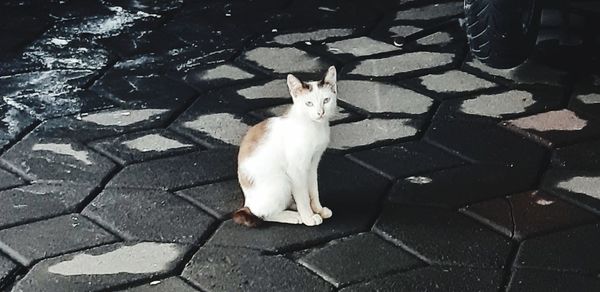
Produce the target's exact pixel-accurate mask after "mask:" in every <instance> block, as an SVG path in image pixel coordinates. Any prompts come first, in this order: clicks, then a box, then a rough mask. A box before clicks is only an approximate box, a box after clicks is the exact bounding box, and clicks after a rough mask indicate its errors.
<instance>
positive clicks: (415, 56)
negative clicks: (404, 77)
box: [348, 52, 454, 77]
mask: <svg viewBox="0 0 600 292" xmlns="http://www.w3.org/2000/svg"><path fill="white" fill-rule="evenodd" d="M453 61H454V55H453V54H449V53H435V52H410V53H404V54H402V55H397V56H392V57H387V58H381V59H368V60H364V61H360V62H359V63H358V64H356V66H354V68H353V69H352V70H351V71H350V72H348V74H350V75H360V76H370V77H388V76H395V75H398V74H403V73H410V74H416V73H417V72H421V71H423V70H426V69H431V68H436V67H443V66H446V65H449V64H451V63H452V62H453Z"/></svg>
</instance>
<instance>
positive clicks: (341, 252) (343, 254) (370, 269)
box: [300, 233, 420, 287]
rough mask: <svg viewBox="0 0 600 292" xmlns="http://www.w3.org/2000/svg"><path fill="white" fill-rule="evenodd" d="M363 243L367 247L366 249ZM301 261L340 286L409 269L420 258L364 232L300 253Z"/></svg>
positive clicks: (415, 264)
mask: <svg viewBox="0 0 600 292" xmlns="http://www.w3.org/2000/svg"><path fill="white" fill-rule="evenodd" d="M365 246H368V247H369V248H367V249H365ZM348 259H352V261H351V262H349V261H348ZM300 263H301V264H302V265H304V266H306V267H307V268H309V269H311V270H313V271H314V272H315V273H317V274H318V275H320V276H321V277H323V278H324V279H327V281H329V282H330V283H332V284H333V285H334V286H336V287H340V286H343V285H347V284H349V283H353V282H358V281H361V280H365V279H370V278H373V277H376V276H378V275H382V274H385V273H389V272H393V271H399V270H406V269H410V268H412V267H414V266H417V265H419V264H420V261H419V260H418V259H417V258H416V257H415V256H413V255H411V254H410V253H408V252H406V251H404V250H403V249H401V248H399V247H397V246H394V245H393V244H391V243H389V242H386V241H385V240H383V239H381V238H380V237H379V236H377V235H375V234H373V233H363V234H360V235H356V236H352V237H348V238H344V239H341V240H338V241H336V242H331V243H329V244H328V245H327V246H326V247H324V248H322V249H317V250H315V251H312V252H311V253H309V254H308V255H306V256H304V257H302V258H301V259H300Z"/></svg>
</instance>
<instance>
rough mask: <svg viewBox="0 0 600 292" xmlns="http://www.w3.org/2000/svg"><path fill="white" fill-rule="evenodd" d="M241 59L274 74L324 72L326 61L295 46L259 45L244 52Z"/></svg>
mask: <svg viewBox="0 0 600 292" xmlns="http://www.w3.org/2000/svg"><path fill="white" fill-rule="evenodd" d="M242 60H245V61H247V62H250V63H252V64H255V65H257V66H259V67H260V68H263V69H265V70H268V71H270V72H273V73H276V74H288V73H294V72H302V73H305V72H311V73H321V72H325V70H326V69H327V67H328V65H329V64H328V63H327V62H326V61H324V60H322V59H321V58H318V57H314V56H311V55H309V54H308V53H306V52H304V51H301V50H298V49H296V48H277V47H259V48H256V49H253V50H250V51H247V52H245V53H244V54H243V55H242Z"/></svg>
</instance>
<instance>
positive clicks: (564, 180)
mask: <svg viewBox="0 0 600 292" xmlns="http://www.w3.org/2000/svg"><path fill="white" fill-rule="evenodd" d="M541 184H542V189H544V190H546V191H548V192H549V193H552V194H555V195H557V196H560V197H561V198H563V199H565V200H567V201H569V202H571V203H574V204H576V205H578V206H580V207H582V208H585V209H588V210H592V211H594V212H596V213H600V200H599V199H600V191H599V190H600V171H586V170H579V169H576V170H573V169H560V168H550V169H549V170H547V171H546V173H545V174H544V177H543V179H542V183H541Z"/></svg>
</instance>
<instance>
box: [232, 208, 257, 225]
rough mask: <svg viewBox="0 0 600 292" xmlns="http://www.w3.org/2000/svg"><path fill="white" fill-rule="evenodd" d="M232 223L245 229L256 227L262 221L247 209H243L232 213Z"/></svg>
mask: <svg viewBox="0 0 600 292" xmlns="http://www.w3.org/2000/svg"><path fill="white" fill-rule="evenodd" d="M233 222H235V223H237V224H240V225H244V226H246V227H257V226H258V225H260V224H261V223H262V222H263V220H262V219H260V218H258V217H257V216H256V215H254V214H252V212H250V209H249V208H248V207H244V208H241V209H238V210H237V211H235V212H233Z"/></svg>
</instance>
